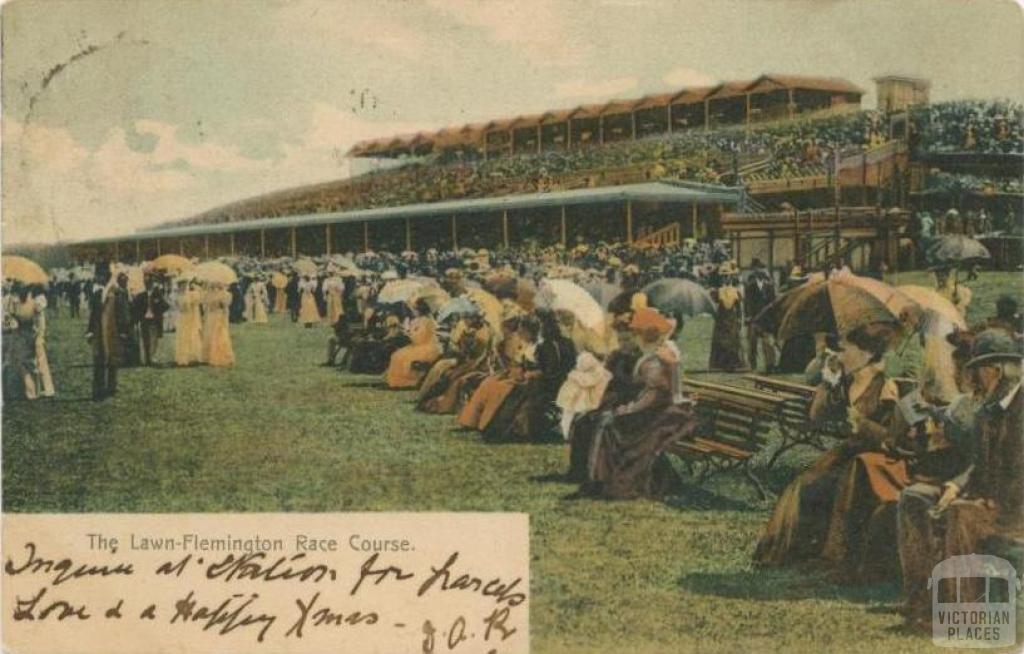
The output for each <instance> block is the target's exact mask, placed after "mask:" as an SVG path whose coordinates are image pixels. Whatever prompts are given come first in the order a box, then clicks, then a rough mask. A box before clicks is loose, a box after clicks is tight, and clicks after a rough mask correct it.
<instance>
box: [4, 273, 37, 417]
mask: <svg viewBox="0 0 1024 654" xmlns="http://www.w3.org/2000/svg"><path fill="white" fill-rule="evenodd" d="M4 314H5V315H4V320H5V321H9V322H10V324H11V326H12V327H13V329H12V330H11V331H7V332H5V334H4V341H5V343H4V349H5V350H6V352H5V353H6V354H7V356H8V357H9V358H8V361H5V362H4V363H5V365H6V366H9V367H10V369H11V371H12V373H13V375H12V376H14V375H16V376H17V377H16V378H17V379H18V380H20V381H21V391H22V392H23V393H24V396H25V398H26V399H29V400H34V399H36V398H37V397H38V396H39V394H38V391H37V388H36V375H35V355H36V351H35V350H36V345H35V343H36V331H35V324H36V322H35V321H36V303H35V300H33V299H32V294H31V293H29V291H28V288H26V287H24V286H22V285H20V284H17V283H16V284H15V286H14V288H13V289H12V290H11V295H10V297H9V299H8V298H5V302H4Z"/></svg>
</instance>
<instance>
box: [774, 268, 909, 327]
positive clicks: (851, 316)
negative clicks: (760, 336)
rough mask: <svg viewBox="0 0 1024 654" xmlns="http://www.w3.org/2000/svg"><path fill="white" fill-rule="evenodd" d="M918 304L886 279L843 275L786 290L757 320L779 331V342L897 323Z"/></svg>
mask: <svg viewBox="0 0 1024 654" xmlns="http://www.w3.org/2000/svg"><path fill="white" fill-rule="evenodd" d="M916 306H917V305H916V304H915V303H914V301H913V300H911V299H910V298H909V297H907V296H906V295H904V294H903V293H901V292H900V291H898V290H896V289H895V288H893V287H892V286H890V285H888V284H886V283H885V282H880V281H878V280H875V279H871V278H870V277H859V276H857V275H844V276H841V277H832V278H830V279H825V280H821V281H817V282H809V283H806V284H803V285H802V286H798V287H796V288H794V289H792V290H790V291H788V292H786V293H783V294H782V295H780V296H779V297H778V298H776V299H775V301H773V302H772V303H771V304H769V305H768V306H767V307H765V308H764V310H762V311H761V313H759V314H758V315H757V316H756V317H755V318H754V321H755V322H756V323H757V325H758V326H759V327H761V328H762V329H764V330H766V331H772V332H776V337H777V338H778V339H779V341H780V342H785V341H788V340H789V339H790V338H792V337H794V336H799V335H806V334H815V333H830V334H831V333H837V334H840V335H846V334H848V333H850V332H851V331H853V330H854V329H856V328H858V327H863V326H864V325H868V324H871V323H894V324H895V323H898V322H899V317H900V314H901V313H902V312H903V311H904V310H905V309H908V308H911V309H912V308H914V307H916Z"/></svg>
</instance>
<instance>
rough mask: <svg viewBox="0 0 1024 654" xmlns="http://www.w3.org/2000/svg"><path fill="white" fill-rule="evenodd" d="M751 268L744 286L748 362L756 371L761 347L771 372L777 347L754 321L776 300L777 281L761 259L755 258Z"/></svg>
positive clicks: (766, 365) (766, 364)
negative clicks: (758, 351)
mask: <svg viewBox="0 0 1024 654" xmlns="http://www.w3.org/2000/svg"><path fill="white" fill-rule="evenodd" d="M751 267H752V270H751V271H750V272H749V273H748V274H747V282H746V284H744V285H743V313H744V315H745V316H746V317H747V349H748V351H749V354H750V357H749V358H748V359H747V360H748V361H749V362H750V369H751V370H755V371H756V370H757V348H758V345H760V346H761V350H762V352H763V353H764V364H765V370H767V371H769V372H770V371H771V370H772V369H773V368H774V367H775V346H774V344H773V343H772V337H771V334H767V333H765V332H763V331H761V330H760V329H758V327H757V325H755V324H754V322H753V319H754V318H755V317H756V316H757V314H759V313H761V310H762V309H764V308H765V307H766V306H768V305H769V304H771V303H772V301H773V300H774V299H775V280H774V279H772V275H771V273H770V272H769V271H768V270H767V269H766V268H765V267H764V264H762V263H761V260H760V259H757V258H755V259H754V260H753V261H752V262H751Z"/></svg>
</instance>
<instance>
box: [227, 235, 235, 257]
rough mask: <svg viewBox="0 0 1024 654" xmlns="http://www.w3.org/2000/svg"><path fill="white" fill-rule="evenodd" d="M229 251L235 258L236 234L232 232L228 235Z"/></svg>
mask: <svg viewBox="0 0 1024 654" xmlns="http://www.w3.org/2000/svg"><path fill="white" fill-rule="evenodd" d="M228 249H229V250H230V251H231V256H235V233H234V232H231V233H230V234H228Z"/></svg>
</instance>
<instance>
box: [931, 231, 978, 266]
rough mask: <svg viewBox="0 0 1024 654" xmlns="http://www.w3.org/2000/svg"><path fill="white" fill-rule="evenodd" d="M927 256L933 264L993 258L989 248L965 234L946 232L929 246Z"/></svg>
mask: <svg viewBox="0 0 1024 654" xmlns="http://www.w3.org/2000/svg"><path fill="white" fill-rule="evenodd" d="M926 256H927V258H928V261H930V262H931V263H933V264H957V263H965V262H971V261H983V260H987V259H991V258H992V255H991V254H990V253H989V251H988V248H986V247H985V246H984V245H982V244H981V242H980V241H977V240H975V239H973V238H971V237H969V236H964V235H963V234H946V235H945V236H940V237H939V238H937V239H935V241H934V242H933V243H932V244H931V245H930V246H929V247H928V251H927V255H926Z"/></svg>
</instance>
